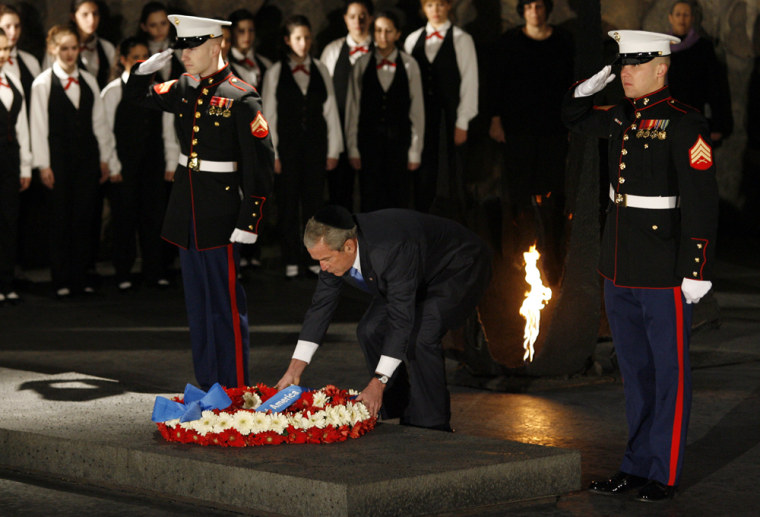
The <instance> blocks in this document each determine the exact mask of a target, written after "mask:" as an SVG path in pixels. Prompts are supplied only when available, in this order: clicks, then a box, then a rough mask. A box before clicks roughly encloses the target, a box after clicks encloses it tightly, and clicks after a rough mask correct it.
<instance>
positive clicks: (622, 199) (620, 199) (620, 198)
mask: <svg viewBox="0 0 760 517" xmlns="http://www.w3.org/2000/svg"><path fill="white" fill-rule="evenodd" d="M615 204H616V205H618V206H627V205H628V196H626V195H625V194H617V195H616V196H615Z"/></svg>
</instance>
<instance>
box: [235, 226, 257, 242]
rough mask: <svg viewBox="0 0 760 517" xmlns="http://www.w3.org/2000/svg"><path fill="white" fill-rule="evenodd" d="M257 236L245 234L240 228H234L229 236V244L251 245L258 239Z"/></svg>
mask: <svg viewBox="0 0 760 517" xmlns="http://www.w3.org/2000/svg"><path fill="white" fill-rule="evenodd" d="M258 237H259V236H258V234H256V233H251V232H246V231H244V230H241V229H240V228H235V229H234V230H233V231H232V235H230V242H240V243H242V244H253V243H255V242H256V239H258Z"/></svg>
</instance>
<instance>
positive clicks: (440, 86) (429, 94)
mask: <svg viewBox="0 0 760 517" xmlns="http://www.w3.org/2000/svg"><path fill="white" fill-rule="evenodd" d="M425 36H426V34H425V30H424V29H423V31H422V33H420V37H419V39H417V43H415V45H414V49H413V50H412V56H413V57H414V59H416V60H417V63H419V65H420V71H421V73H422V92H423V96H424V98H425V117H426V118H429V117H430V116H436V117H437V115H438V112H439V111H440V110H441V109H443V110H444V112H445V114H446V117H447V118H448V119H449V120H448V122H449V124H451V125H452V126H453V124H455V123H456V112H457V107H458V106H459V86H460V83H461V81H462V77H461V75H460V74H459V65H458V64H457V54H456V50H455V49H454V26H453V25H452V26H451V27H449V30H448V31H446V36H444V38H443V44H442V45H441V48H440V49H438V54H436V56H435V59H434V60H433V62H432V63H431V62H430V61H428V58H427V56H426V55H425ZM429 129H430V128H426V130H429Z"/></svg>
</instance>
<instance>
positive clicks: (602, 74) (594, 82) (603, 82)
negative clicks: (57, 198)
mask: <svg viewBox="0 0 760 517" xmlns="http://www.w3.org/2000/svg"><path fill="white" fill-rule="evenodd" d="M146 63H147V62H146ZM611 72H612V66H611V65H607V66H605V67H604V68H602V69H601V70H599V71H598V72H597V73H596V74H594V75H592V76H591V77H590V78H588V79H586V80H585V81H583V82H582V83H581V84H579V85H578V86H576V87H575V93H573V97H575V98H576V99H577V98H579V97H590V96H591V95H594V94H595V93H596V92H600V91H602V90H604V87H605V86H607V85H608V84H610V83H611V82H612V80H613V79H615V74H613V73H611Z"/></svg>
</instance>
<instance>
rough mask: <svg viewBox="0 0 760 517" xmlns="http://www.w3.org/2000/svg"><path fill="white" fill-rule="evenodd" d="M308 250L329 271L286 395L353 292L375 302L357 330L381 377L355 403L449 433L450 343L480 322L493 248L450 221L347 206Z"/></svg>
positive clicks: (328, 214) (310, 228)
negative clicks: (349, 289)
mask: <svg viewBox="0 0 760 517" xmlns="http://www.w3.org/2000/svg"><path fill="white" fill-rule="evenodd" d="M304 244H305V245H306V248H307V250H308V252H309V254H310V255H311V257H312V258H314V259H315V260H318V261H319V264H320V267H321V269H322V271H321V272H320V274H319V279H318V283H317V289H316V292H315V293H314V298H313V299H312V304H311V307H310V308H309V310H308V311H307V313H306V316H305V318H304V324H303V328H302V330H301V334H300V336H299V340H298V344H297V345H296V350H295V352H294V353H293V359H292V360H291V362H290V366H289V367H288V370H287V371H286V372H285V375H284V376H283V377H282V379H280V381H279V382H278V383H277V387H278V388H279V389H282V388H285V387H287V386H289V385H290V384H298V383H299V381H300V378H301V374H302V373H303V371H304V369H305V368H306V365H307V364H308V363H309V362H310V361H311V357H312V355H313V354H314V352H315V351H316V349H317V348H318V346H319V344H320V343H321V342H322V339H323V338H324V336H325V333H326V332H327V327H328V326H329V324H330V320H331V319H332V316H333V313H334V312H335V308H336V307H337V305H338V299H339V296H340V291H341V289H342V287H343V284H344V283H349V284H351V285H353V286H354V287H357V288H359V289H362V290H364V291H366V292H368V293H370V294H371V295H372V297H373V299H372V303H371V304H370V307H369V309H367V312H366V313H365V315H364V316H363V317H362V319H361V321H360V322H359V326H358V329H357V337H358V339H359V344H360V345H361V347H362V351H363V352H364V355H365V357H366V360H367V366H368V367H369V369H370V372H371V373H372V374H373V377H372V379H371V380H370V381H369V383H368V384H367V387H366V388H364V390H363V391H362V392H361V394H360V395H359V396H358V397H357V399H356V400H358V401H362V402H364V403H365V404H366V405H367V408H368V409H369V411H370V413H371V414H372V415H376V414H377V413H378V411H379V410H380V407H381V406H382V408H383V411H382V416H383V417H384V418H395V417H400V418H401V423H402V424H406V425H413V426H418V427H427V428H432V429H440V430H446V431H450V430H451V427H450V425H449V420H450V418H451V408H450V401H449V392H448V389H447V387H446V371H445V367H444V357H443V348H442V346H441V340H442V339H443V336H444V334H445V333H446V332H447V331H448V330H449V329H452V328H456V327H458V326H460V325H462V324H463V323H464V321H465V320H466V319H467V317H469V316H471V315H473V314H474V312H475V308H476V305H477V303H478V301H479V300H480V298H481V296H482V295H483V293H484V291H485V289H486V287H487V286H488V281H489V279H490V277H491V260H490V251H489V250H488V248H487V246H486V244H485V243H484V242H483V241H482V240H481V239H480V238H478V237H477V236H476V235H475V234H474V233H472V232H470V231H469V230H467V229H466V228H464V227H463V226H461V225H460V224H458V223H455V222H453V221H450V220H448V219H442V218H439V217H435V216H431V215H427V214H422V213H418V212H414V211H411V210H401V209H388V210H379V211H377V212H370V213H366V214H356V215H354V216H353V217H352V216H351V214H350V213H349V212H348V211H347V210H346V209H345V208H342V207H338V206H328V207H325V208H323V209H321V210H320V211H318V212H317V213H316V214H315V215H314V217H312V218H311V219H310V220H309V222H308V223H307V226H306V230H305V231H304Z"/></svg>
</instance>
